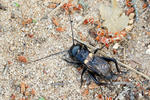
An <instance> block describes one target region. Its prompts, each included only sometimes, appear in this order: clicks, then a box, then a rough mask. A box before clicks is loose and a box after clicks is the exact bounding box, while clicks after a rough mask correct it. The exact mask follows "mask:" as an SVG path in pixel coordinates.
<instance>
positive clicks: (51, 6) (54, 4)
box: [47, 3, 57, 8]
mask: <svg viewBox="0 0 150 100" xmlns="http://www.w3.org/2000/svg"><path fill="white" fill-rule="evenodd" d="M56 6H57V4H56V3H51V4H49V5H48V6H47V7H48V8H56Z"/></svg>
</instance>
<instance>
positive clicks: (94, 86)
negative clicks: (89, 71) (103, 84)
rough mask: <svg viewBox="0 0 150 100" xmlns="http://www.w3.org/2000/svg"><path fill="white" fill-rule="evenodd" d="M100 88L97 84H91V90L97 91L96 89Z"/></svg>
mask: <svg viewBox="0 0 150 100" xmlns="http://www.w3.org/2000/svg"><path fill="white" fill-rule="evenodd" d="M98 87H99V86H98V85H96V84H95V83H93V82H92V83H91V84H90V85H89V89H95V88H98Z"/></svg>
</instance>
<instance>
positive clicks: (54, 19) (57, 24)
mask: <svg viewBox="0 0 150 100" xmlns="http://www.w3.org/2000/svg"><path fill="white" fill-rule="evenodd" d="M52 22H53V24H54V25H56V26H59V23H58V21H57V19H56V18H54V17H53V18H52Z"/></svg>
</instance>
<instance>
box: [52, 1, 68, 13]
mask: <svg viewBox="0 0 150 100" xmlns="http://www.w3.org/2000/svg"><path fill="white" fill-rule="evenodd" d="M67 1H68V0H64V1H63V2H61V4H60V5H59V6H57V7H56V8H55V9H54V10H52V11H51V12H50V16H52V15H53V14H54V13H55V12H56V11H57V10H58V9H59V8H60V7H61V6H63V5H64V4H65V3H67Z"/></svg>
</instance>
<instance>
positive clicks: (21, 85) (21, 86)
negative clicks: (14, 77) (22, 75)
mask: <svg viewBox="0 0 150 100" xmlns="http://www.w3.org/2000/svg"><path fill="white" fill-rule="evenodd" d="M25 86H26V84H25V83H23V82H21V84H20V89H21V93H24V92H25Z"/></svg>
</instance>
